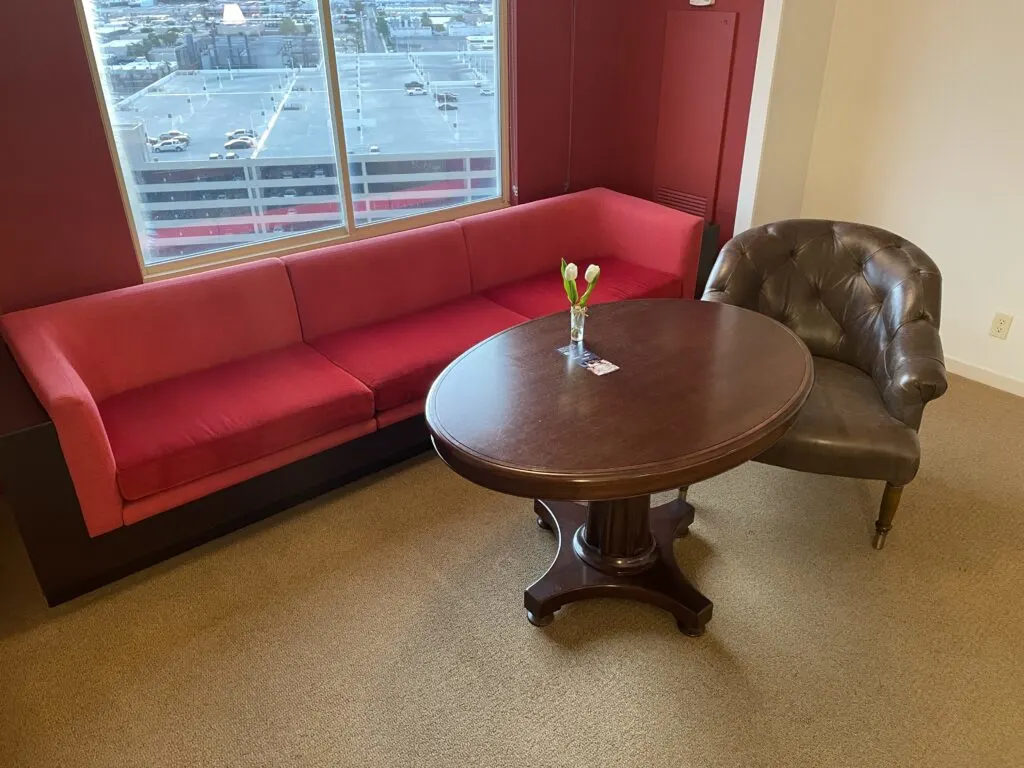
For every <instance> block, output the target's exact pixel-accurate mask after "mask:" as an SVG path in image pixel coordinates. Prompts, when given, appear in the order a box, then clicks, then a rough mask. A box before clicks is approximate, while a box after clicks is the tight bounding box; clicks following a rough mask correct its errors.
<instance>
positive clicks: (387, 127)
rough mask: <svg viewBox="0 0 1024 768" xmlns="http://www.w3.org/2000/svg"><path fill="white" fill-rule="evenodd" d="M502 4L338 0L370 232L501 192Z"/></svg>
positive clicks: (363, 217)
mask: <svg viewBox="0 0 1024 768" xmlns="http://www.w3.org/2000/svg"><path fill="white" fill-rule="evenodd" d="M496 5H497V3H496V2H495V0H491V1H490V2H453V3H448V4H441V5H437V4H435V5H425V4H423V3H411V2H404V1H403V0H378V1H377V2H376V3H374V2H369V0H366V1H365V2H364V1H363V0H331V10H332V13H333V17H332V18H333V23H334V42H335V49H336V51H337V57H338V69H339V79H340V82H341V103H342V108H343V111H344V118H345V143H346V144H347V149H348V159H349V163H350V166H349V167H350V169H351V170H350V175H351V181H352V200H353V204H354V207H355V214H356V225H357V226H363V225H366V224H371V223H374V222H379V221H387V220H389V219H396V218H400V217H402V216H410V215H413V214H417V213H425V212H426V211H433V210H438V209H440V208H450V207H452V206H456V205H464V204H466V203H470V202H476V201H479V200H488V199H492V198H495V197H498V196H499V195H500V194H501V188H502V184H501V179H500V171H501V163H500V162H499V161H498V152H499V147H500V145H501V138H500V137H501V131H500V124H499V120H500V114H501V111H500V108H499V106H500V103H499V97H498V93H499V83H498V81H497V78H498V73H499V67H498V44H497V37H496V35H497V34H498V32H499V30H498V29H497V26H496V25H497V17H496V13H495V11H496Z"/></svg>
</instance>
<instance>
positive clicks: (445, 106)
mask: <svg viewBox="0 0 1024 768" xmlns="http://www.w3.org/2000/svg"><path fill="white" fill-rule="evenodd" d="M437 108H438V109H440V110H441V111H442V112H454V111H455V110H456V109H458V107H456V106H455V105H454V104H449V103H448V102H447V101H444V102H441V103H440V104H438V105H437Z"/></svg>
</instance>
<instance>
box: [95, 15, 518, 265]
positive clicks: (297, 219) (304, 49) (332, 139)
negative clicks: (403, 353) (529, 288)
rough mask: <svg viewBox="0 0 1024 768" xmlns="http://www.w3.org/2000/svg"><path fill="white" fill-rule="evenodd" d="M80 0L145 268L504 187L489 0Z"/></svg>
mask: <svg viewBox="0 0 1024 768" xmlns="http://www.w3.org/2000/svg"><path fill="white" fill-rule="evenodd" d="M80 2H81V3H82V8H83V10H84V19H85V22H86V24H87V26H88V32H89V39H90V40H91V42H92V54H93V58H94V60H95V64H96V74H97V75H98V80H99V83H100V84H101V86H102V95H103V99H104V102H105V106H106V109H107V115H108V118H109V124H110V132H111V136H112V138H113V144H114V147H115V149H116V154H117V160H118V162H119V164H120V169H121V178H122V181H123V184H124V192H125V197H126V200H127V203H128V206H129V208H130V211H131V218H132V220H133V223H134V227H135V232H136V235H137V240H138V245H139V251H140V256H141V260H142V263H143V266H144V268H145V269H146V271H147V272H159V271H163V270H166V269H167V268H169V267H170V268H173V269H177V268H180V267H187V266H189V265H190V264H191V263H193V262H199V263H206V262H207V261H209V260H211V259H214V260H217V259H224V260H227V259H233V258H236V257H246V256H251V255H256V254H259V253H262V252H267V251H271V250H273V251H278V250H280V249H285V248H292V247H294V248H299V247H302V246H303V245H304V244H307V243H311V242H317V243H319V242H323V241H328V240H332V239H338V238H345V237H353V236H357V237H362V236H367V235H372V234H375V233H377V232H380V231H382V230H383V229H387V230H389V231H390V230H393V229H395V228H396V227H401V226H404V225H403V224H402V223H401V222H397V220H400V219H403V220H404V219H412V221H411V222H410V225H413V224H416V223H419V222H422V221H423V219H422V218H419V219H417V218H416V217H421V216H423V215H425V214H431V213H434V214H435V216H438V215H443V214H437V213H436V212H438V211H443V210H445V209H454V208H457V207H459V206H465V205H469V204H474V203H476V204H479V203H484V204H486V203H488V201H490V202H491V203H494V202H495V201H500V200H501V198H502V195H503V189H504V179H503V178H502V173H503V163H502V158H503V153H502V150H501V147H502V145H503V141H502V134H503V130H504V123H503V110H502V103H503V102H502V98H501V93H502V88H503V87H504V83H502V82H500V80H501V78H500V71H501V68H500V64H499V62H500V58H499V57H500V54H499V51H500V50H501V45H500V44H499V42H500V37H499V35H500V34H502V33H503V30H502V29H501V26H502V25H501V23H500V18H501V13H500V9H501V8H502V7H504V3H503V0H489V1H487V0H485V1H484V2H469V1H460V0H455V1H454V2H451V3H446V4H442V5H439V6H436V7H435V6H430V8H429V9H427V10H425V8H427V7H426V6H424V5H423V4H422V3H419V4H414V3H413V2H411V0H408V1H407V0H377V2H371V1H370V0H310V1H309V2H304V3H279V2H262V1H261V0H248V1H247V2H240V3H230V2H219V1H218V2H211V3H206V4H194V3H175V4H170V3H165V4H155V5H154V4H151V3H112V2H107V0H80ZM325 41H330V45H331V47H330V48H325V44H326V42H325ZM332 66H335V69H334V70H333V71H332V70H330V69H329V68H330V67H332ZM343 155H344V157H343ZM452 215H457V214H452ZM211 254H213V255H212V256H211Z"/></svg>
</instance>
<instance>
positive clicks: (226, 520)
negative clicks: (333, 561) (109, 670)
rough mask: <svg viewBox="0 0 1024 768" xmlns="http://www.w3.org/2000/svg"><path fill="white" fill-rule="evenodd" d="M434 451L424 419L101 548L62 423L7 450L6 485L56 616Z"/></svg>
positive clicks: (185, 508)
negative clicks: (90, 527) (74, 477)
mask: <svg viewBox="0 0 1024 768" xmlns="http://www.w3.org/2000/svg"><path fill="white" fill-rule="evenodd" d="M429 447H430V443H429V439H428V435H427V430H426V425H425V422H424V420H423V418H422V417H417V418H414V419H407V420H406V421H403V422H400V423H398V424H394V425H392V426H390V427H386V428H385V429H382V430H380V431H379V432H374V433H372V434H369V435H366V436H364V437H361V438H358V439H356V440H353V441H352V442H349V443H345V444H344V445H339V446H337V447H335V448H331V449H329V450H326V451H324V452H322V453H318V454H316V455H314V456H310V457H309V458H306V459H302V460H300V461H297V462H294V463H293V464H288V465H287V466H284V467H280V468H278V469H275V470H273V471H271V472H268V473H267V474H264V475H259V476H257V477H254V478H252V479H250V480H247V481H245V482H243V483H240V484H238V485H234V486H231V487H229V488H225V489H223V490H221V491H217V492H216V493H213V494H211V495H209V496H205V497H203V498H201V499H196V500H195V501H192V502H189V503H188V504H184V505H182V506H180V507H177V508H175V509H172V510H168V511H167V512H162V513H160V514H158V515H154V516H153V517H150V518H147V519H145V520H141V521H139V522H138V523H134V524H132V525H127V526H125V527H123V528H118V529H117V530H115V531H111V532H110V533H105V534H103V535H102V536H97V537H96V538H90V537H89V534H88V533H87V532H86V529H85V522H84V520H83V518H82V513H81V510H80V508H79V506H78V497H77V496H76V495H75V489H74V486H73V484H72V481H71V476H70V475H69V474H68V469H67V466H66V465H65V463H64V457H63V455H62V454H61V450H60V444H59V443H58V441H57V432H56V430H55V429H54V427H53V424H52V423H50V422H47V423H46V424H43V425H40V426H38V427H34V428H32V429H30V430H26V431H23V432H20V433H17V434H16V435H9V436H7V437H6V438H5V439H4V440H3V441H2V442H0V466H2V467H3V470H2V478H0V482H2V484H3V488H4V493H5V495H6V497H7V499H8V501H9V502H10V505H11V507H13V509H14V516H15V519H16V520H17V523H18V528H19V530H20V531H21V536H22V539H23V540H24V542H25V548H26V549H27V550H28V554H29V558H30V559H31V561H32V567H33V568H34V569H35V573H36V578H37V579H38V580H39V585H40V586H41V587H42V590H43V594H44V595H45V596H46V601H47V603H49V604H50V605H51V606H53V605H58V604H59V603H63V602H65V601H67V600H71V599H72V598H75V597H78V596H79V595H82V594H84V593H86V592H89V591H91V590H93V589H96V588H97V587H101V586H103V585H104V584H109V583H110V582H112V581H116V580H117V579H120V578H122V577H124V576H127V575H128V574H130V573H134V572H136V571H139V570H141V569H143V568H147V567H149V566H150V565H153V564H154V563H158V562H160V561H162V560H166V559H167V558H169V557H173V556H174V555H177V554H180V553H181V552H184V551H186V550H188V549H191V548H192V547H195V546H198V545H199V544H203V543H205V542H207V541H210V540H212V539H215V538H217V537H219V536H223V535H224V534H225V533H228V532H230V531H233V530H236V529H238V528H241V527H243V526H246V525H248V524H250V523H253V522H255V521H257V520H261V519H263V518H265V517H268V516H270V515H273V514H275V513H277V512H280V511H282V510H285V509H288V508H289V507H293V506H295V505H296V504H299V503H300V502H303V501H306V500H308V499H312V498H315V497H316V496H319V495H320V494H322V493H325V492H327V491H329V490H331V489H333V488H337V487H339V486H341V485H344V484H345V483H348V482H350V481H352V480H355V479H358V478H360V477H363V476H365V475H367V474H370V473H372V472H376V471H377V470H380V469H383V468H384V467H386V466H388V465H390V464H394V463H396V462H399V461H402V460H405V459H407V458H410V457H412V456H414V455H416V454H418V453H421V452H423V451H425V450H427V449H428V448H429Z"/></svg>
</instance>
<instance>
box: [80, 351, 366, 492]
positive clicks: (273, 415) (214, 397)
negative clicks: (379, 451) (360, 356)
mask: <svg viewBox="0 0 1024 768" xmlns="http://www.w3.org/2000/svg"><path fill="white" fill-rule="evenodd" d="M99 410H100V416H101V418H102V419H103V424H104V426H105V427H106V431H107V436H108V437H109V439H110V446H111V449H112V450H113V453H114V460H115V463H116V465H117V484H118V487H119V488H120V490H121V494H122V495H123V496H124V497H125V498H126V499H129V500H135V499H141V498H143V497H145V496H149V495H151V494H154V493H157V492H159V491H164V490H167V489H169V488H173V487H175V486H178V485H181V484H183V483H187V482H189V481H192V480H195V479H197V478H200V477H205V476H207V475H211V474H213V473H215V472H219V471H222V470H225V469H229V468H231V467H234V466H238V465H240V464H244V463H245V462H248V461H252V460H254V459H257V458H260V457H261V456H266V455H267V454H271V453H274V452H275V451H279V450H281V449H283V448H287V447H289V446H291V445H294V444H296V443H300V442H302V441H304V440H308V439H311V438H313V437H317V436H319V435H322V434H325V433H327V432H330V431H332V430H336V429H340V428H342V427H345V426H347V425H349V424H353V423H355V422H358V421H363V420H365V419H369V418H372V417H373V413H374V410H373V396H372V395H371V393H370V391H369V390H368V389H367V388H366V387H365V386H363V385H362V384H361V383H360V382H359V381H357V380H356V379H354V378H353V377H352V376H350V375H349V374H347V373H345V371H342V370H341V369H339V368H338V367H337V366H335V365H333V364H331V362H330V361H329V360H326V359H324V357H323V356H321V355H320V354H318V353H317V352H316V351H315V350H314V349H312V348H311V347H308V346H306V345H305V344H295V345H293V346H290V347H286V348H283V349H279V350H275V351H273V352H268V353H264V354H261V355H256V356H253V357H249V358H246V359H244V360H236V361H233V362H230V363H226V364H224V365H220V366H216V367H214V368H210V369H207V370H204V371H197V372H193V373H189V374H186V375H184V376H180V377H178V378H175V379H170V380H168V381H162V382H158V383H155V384H150V385H147V386H145V387H140V388H138V389H133V390H130V391H128V392H123V393H121V394H118V395H115V396H114V397H111V398H109V399H107V400H104V401H103V402H101V403H100V404H99Z"/></svg>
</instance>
